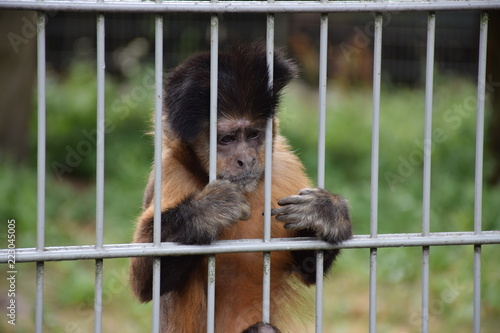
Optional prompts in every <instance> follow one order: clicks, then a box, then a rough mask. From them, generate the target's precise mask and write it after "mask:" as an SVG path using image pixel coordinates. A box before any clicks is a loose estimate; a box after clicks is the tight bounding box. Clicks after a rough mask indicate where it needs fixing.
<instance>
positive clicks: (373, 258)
mask: <svg viewBox="0 0 500 333" xmlns="http://www.w3.org/2000/svg"><path fill="white" fill-rule="evenodd" d="M382 20H383V19H382V14H380V13H377V14H376V15H375V36H374V52H373V53H374V61H373V120H372V162H371V202H370V235H371V237H373V238H376V237H377V229H378V167H379V132H380V78H381V64H382V23H383V22H382ZM376 327H377V249H376V248H372V249H370V324H369V329H370V332H372V333H374V332H375V331H376Z"/></svg>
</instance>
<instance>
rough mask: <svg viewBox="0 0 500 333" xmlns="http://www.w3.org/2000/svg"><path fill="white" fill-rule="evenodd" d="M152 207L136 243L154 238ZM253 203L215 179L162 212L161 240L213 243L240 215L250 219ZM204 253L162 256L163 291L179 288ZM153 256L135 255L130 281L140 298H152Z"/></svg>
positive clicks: (232, 187) (142, 221)
mask: <svg viewBox="0 0 500 333" xmlns="http://www.w3.org/2000/svg"><path fill="white" fill-rule="evenodd" d="M151 211H152V209H149V210H148V211H146V212H145V214H143V215H144V216H143V217H141V219H140V224H139V226H138V228H137V230H136V235H135V240H134V241H135V242H136V243H151V242H152V241H153V224H154V222H153V216H152V214H151ZM249 214H250V206H249V205H248V203H247V202H246V200H245V198H244V196H243V194H242V193H241V192H240V190H239V188H238V187H237V186H236V185H234V184H231V183H229V182H226V181H220V180H217V181H214V182H212V183H211V184H209V185H207V186H206V187H205V189H204V190H203V191H201V192H200V193H198V194H192V195H189V196H188V197H187V198H185V199H184V200H183V201H181V202H180V203H179V204H177V205H176V206H174V207H171V208H167V209H165V210H163V211H162V213H161V241H162V242H178V243H181V244H188V245H193V244H198V245H201V244H210V243H211V242H213V241H214V240H216V239H217V237H218V235H219V233H220V232H221V230H222V229H223V228H225V227H228V226H229V225H231V224H233V223H235V222H237V221H238V220H241V219H247V218H248V217H249ZM202 259H203V256H199V255H188V256H164V257H162V258H161V286H160V294H164V293H166V292H169V291H172V290H175V289H178V288H180V287H182V285H183V284H184V283H186V282H187V280H188V278H189V274H190V272H192V271H193V267H194V266H193V265H197V264H199V263H200V262H201V260H202ZM152 266H153V258H152V257H138V258H132V260H131V267H130V282H131V285H132V290H133V291H134V293H135V295H136V296H137V297H138V298H139V300H141V301H143V302H147V301H149V300H151V298H152V281H153V274H152Z"/></svg>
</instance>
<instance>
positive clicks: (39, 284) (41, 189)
mask: <svg viewBox="0 0 500 333" xmlns="http://www.w3.org/2000/svg"><path fill="white" fill-rule="evenodd" d="M37 20H38V22H37V24H38V34H37V80H38V83H37V85H38V143H37V144H38V151H37V245H36V248H37V251H43V249H44V247H45V162H46V152H45V148H46V147H45V142H46V110H45V74H46V66H45V22H46V15H45V14H44V13H41V12H38V16H37ZM44 277H45V270H44V263H43V262H37V263H36V309H35V332H36V333H41V332H42V331H43V327H42V326H43V285H44Z"/></svg>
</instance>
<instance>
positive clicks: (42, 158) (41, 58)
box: [16, 12, 47, 333]
mask: <svg viewBox="0 0 500 333" xmlns="http://www.w3.org/2000/svg"><path fill="white" fill-rule="evenodd" d="M46 18H47V17H46V15H45V14H44V13H40V12H39V13H38V14H37V25H38V33H37V80H38V82H37V87H38V138H37V139H38V148H37V236H36V237H37V245H36V251H37V252H39V253H42V252H43V251H44V248H45V163H46V109H45V106H46V105H45V83H46V77H45V75H46V65H45V54H46V53H45V52H46V50H45V24H46ZM16 259H17V258H16ZM44 267H45V265H44V263H43V262H41V261H39V262H37V264H36V308H35V332H36V333H41V332H42V330H43V328H42V327H43V286H44V280H45V270H44Z"/></svg>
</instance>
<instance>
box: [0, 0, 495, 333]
mask: <svg viewBox="0 0 500 333" xmlns="http://www.w3.org/2000/svg"><path fill="white" fill-rule="evenodd" d="M0 9H25V10H35V11H38V32H37V42H38V43H37V45H38V60H37V64H38V65H37V66H38V67H37V68H38V72H37V73H38V187H37V189H38V192H37V197H38V201H37V203H38V204H37V217H38V218H37V245H36V248H18V249H15V253H14V254H13V253H12V251H10V250H9V249H2V250H0V263H8V262H9V261H10V260H11V259H13V255H14V257H15V262H18V263H19V262H33V263H36V272H37V273H36V312H35V327H36V332H42V326H43V325H42V318H43V309H44V276H45V274H44V273H45V265H44V263H45V262H47V261H60V260H81V259H92V260H95V306H94V313H95V322H94V332H101V331H102V291H103V290H102V288H103V283H102V281H103V261H104V260H106V259H109V258H126V257H134V256H145V255H146V256H154V257H156V258H157V259H156V260H155V264H154V268H153V269H154V283H153V290H154V292H153V295H154V296H153V314H152V321H153V325H152V326H153V332H158V331H159V327H160V324H159V319H160V306H159V304H160V303H159V276H160V275H159V273H160V266H159V264H160V261H159V258H158V256H163V255H185V254H206V255H208V257H209V272H208V274H209V276H210V277H213V278H209V279H208V281H209V285H208V305H207V309H208V315H207V317H208V319H207V327H208V329H207V331H208V332H213V331H214V308H215V305H214V302H215V300H214V299H215V298H214V294H215V282H214V278H215V263H216V259H215V255H216V254H218V253H229V252H263V253H264V263H263V264H264V265H266V266H267V267H269V264H271V265H272V263H270V255H269V254H270V252H271V251H282V250H292V251H293V250H301V249H314V250H317V259H318V260H317V266H318V267H317V277H316V278H317V285H316V311H315V313H316V332H322V321H323V316H322V304H323V266H322V265H323V252H322V250H326V249H331V248H333V247H332V246H331V245H328V244H327V243H325V242H322V241H319V240H314V239H297V240H295V239H273V238H271V236H270V221H271V217H270V193H271V192H270V191H271V179H270V170H271V169H270V167H271V154H270V152H271V149H270V147H271V140H267V143H266V152H267V153H266V173H265V175H266V177H265V195H266V198H267V199H266V209H265V217H264V220H265V235H264V236H263V238H262V239H260V240H239V241H218V242H215V243H214V244H211V245H208V246H187V245H177V244H172V243H161V242H160V232H159V230H160V216H161V212H160V207H161V205H160V199H161V198H160V196H161V192H160V188H161V187H160V183H161V172H160V170H161V159H160V156H161V135H162V132H161V105H162V103H161V100H162V87H161V82H162V77H163V68H162V59H163V50H164V47H163V18H162V15H161V14H162V13H166V12H204V13H209V14H212V16H211V39H210V42H211V59H212V61H211V73H212V77H211V83H212V93H211V101H212V102H211V106H210V108H211V115H212V121H211V126H212V127H211V157H210V161H211V166H212V167H211V171H210V179H214V178H215V170H214V167H213V166H214V164H215V163H214V161H215V149H214V147H216V145H215V142H216V141H215V130H214V129H216V127H214V124H215V121H216V119H215V117H216V109H217V105H216V98H215V96H217V95H216V94H217V84H216V83H217V81H216V77H217V76H216V73H217V52H218V27H219V22H218V16H217V14H220V13H235V12H239V13H265V14H267V49H268V55H269V56H268V63H269V64H271V65H272V61H271V60H272V54H273V45H274V14H275V13H294V12H300V13H305V12H307V13H320V14H321V19H320V20H321V21H320V67H319V68H320V75H319V124H320V126H319V132H318V142H319V146H318V166H319V167H318V186H319V187H323V186H324V182H325V169H324V165H325V132H326V128H325V110H326V85H327V81H326V66H327V61H326V59H327V46H328V45H327V44H328V41H327V34H328V30H327V27H328V14H329V13H337V12H340V13H346V12H372V13H376V14H375V30H374V33H375V34H374V52H373V54H374V59H373V63H374V68H373V119H372V154H371V156H372V163H371V208H370V211H371V218H370V234H369V235H357V236H355V237H354V238H353V239H352V240H350V241H348V242H345V243H344V244H342V245H341V246H340V247H341V248H345V249H352V248H366V249H370V279H369V284H370V286H369V287H370V293H369V331H370V332H375V331H376V325H377V317H376V306H377V304H376V299H377V278H376V276H377V250H378V249H379V248H384V247H421V248H422V262H421V264H422V309H421V318H422V320H421V331H422V332H428V328H429V325H428V324H429V249H430V248H431V247H433V246H441V245H472V246H473V247H474V298H473V300H474V302H473V303H474V304H473V307H474V311H473V322H474V332H476V333H477V332H480V328H481V327H480V323H481V321H480V315H481V307H480V305H481V290H480V280H481V247H482V246H483V245H486V244H500V231H482V228H481V218H482V216H481V212H482V185H483V174H482V172H483V171H482V170H483V164H482V163H483V137H484V101H485V86H486V81H485V80H486V74H485V72H486V44H487V43H486V41H487V40H486V36H487V29H488V13H487V10H489V9H500V2H496V1H488V0H476V1H462V0H450V1H403V0H399V1H390V2H382V1H324V0H322V1H272V0H269V1H268V2H263V1H216V0H214V1H165V2H162V1H161V0H158V1H154V2H153V1H146V2H142V1H69V0H61V1H31V0H27V1H1V2H0ZM53 10H57V11H72V12H94V13H96V15H97V85H98V102H97V135H98V137H97V181H96V182H97V201H96V204H97V206H96V232H95V234H96V241H95V244H93V245H85V246H59V247H46V246H45V238H44V229H45V164H46V160H45V157H46V154H45V136H46V124H45V119H46V110H45V105H46V103H45V77H46V59H45V54H46V50H45V23H46V14H45V12H48V11H53ZM445 10H446V11H452V10H456V11H462V10H478V11H480V12H481V14H480V15H481V19H480V45H479V58H478V59H479V61H478V78H477V129H476V173H475V199H474V203H475V214H474V230H473V231H471V232H446V233H431V232H430V225H429V221H430V172H431V154H430V146H429V145H424V146H425V151H424V163H423V174H424V181H423V184H424V187H423V221H422V232H421V233H412V234H408V233H399V234H379V233H378V230H377V225H378V218H377V217H378V188H379V171H378V165H379V116H380V87H381V60H382V53H381V45H382V32H383V25H382V23H383V13H384V12H388V11H412V12H413V11H419V12H427V13H428V26H427V55H426V66H425V68H426V71H425V93H426V94H425V137H424V143H425V142H430V141H431V139H432V138H431V133H432V120H431V119H432V117H431V115H432V107H433V104H432V101H433V68H434V45H435V43H434V40H435V39H434V38H435V22H436V16H435V12H436V11H445ZM113 12H130V13H139V12H143V13H144V12H147V13H154V14H157V15H156V16H155V36H156V38H155V81H156V89H155V121H156V127H155V149H154V156H155V171H154V172H155V180H156V182H155V190H154V193H155V199H154V200H155V208H156V210H155V223H154V230H155V238H154V243H152V244H104V242H103V225H104V217H103V210H104V154H105V151H104V126H105V125H104V114H105V110H104V88H105V83H104V77H105V64H104V51H105V42H104V23H105V19H106V14H107V13H113ZM270 72H271V74H272V67H271V68H270ZM271 81H272V75H271ZM270 83H271V84H272V82H270ZM271 129H272V123H271V122H270V123H268V127H267V132H266V133H267V135H269V133H271ZM263 281H264V283H263V288H264V289H263V300H262V302H263V303H262V304H263V314H262V318H263V321H268V320H269V302H268V300H269V297H270V274H269V270H264V276H263Z"/></svg>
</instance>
